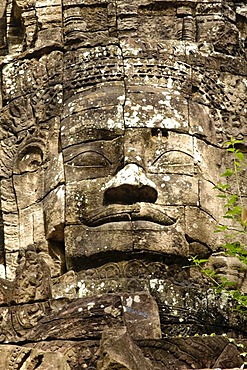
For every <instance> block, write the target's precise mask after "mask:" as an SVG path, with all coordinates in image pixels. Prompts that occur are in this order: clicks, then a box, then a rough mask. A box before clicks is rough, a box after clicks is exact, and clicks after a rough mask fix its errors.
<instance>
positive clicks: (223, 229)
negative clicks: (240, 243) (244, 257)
mask: <svg viewBox="0 0 247 370" xmlns="http://www.w3.org/2000/svg"><path fill="white" fill-rule="evenodd" d="M227 229H228V227H227V226H226V225H217V226H216V229H215V233H220V232H222V231H226V230H227Z"/></svg>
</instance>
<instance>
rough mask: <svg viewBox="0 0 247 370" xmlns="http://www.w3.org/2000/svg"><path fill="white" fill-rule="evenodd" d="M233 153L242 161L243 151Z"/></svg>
mask: <svg viewBox="0 0 247 370" xmlns="http://www.w3.org/2000/svg"><path fill="white" fill-rule="evenodd" d="M235 155H236V157H237V158H238V159H240V161H242V162H244V155H243V153H242V152H240V151H237V152H235Z"/></svg>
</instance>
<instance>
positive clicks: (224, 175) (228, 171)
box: [221, 168, 233, 177]
mask: <svg viewBox="0 0 247 370" xmlns="http://www.w3.org/2000/svg"><path fill="white" fill-rule="evenodd" d="M232 175H233V171H232V170H231V169H230V168H227V169H226V170H225V172H224V173H222V174H221V177H230V176H232Z"/></svg>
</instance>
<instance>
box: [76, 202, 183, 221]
mask: <svg viewBox="0 0 247 370" xmlns="http://www.w3.org/2000/svg"><path fill="white" fill-rule="evenodd" d="M139 220H140V221H150V222H154V223H156V224H159V225H163V226H170V225H173V224H174V223H175V222H176V219H174V218H171V217H170V216H168V215H167V214H166V213H165V212H164V210H163V208H162V207H161V206H159V205H155V204H152V203H135V204H131V205H122V204H114V205H108V206H105V207H102V208H99V209H97V210H96V209H95V210H94V211H92V212H90V213H89V214H87V215H86V217H85V218H84V219H83V221H84V222H85V224H86V225H88V226H100V225H103V224H106V223H110V222H121V221H139Z"/></svg>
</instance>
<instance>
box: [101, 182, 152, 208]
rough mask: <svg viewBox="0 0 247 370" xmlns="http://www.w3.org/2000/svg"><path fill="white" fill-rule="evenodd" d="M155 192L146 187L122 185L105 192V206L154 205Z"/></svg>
mask: <svg viewBox="0 0 247 370" xmlns="http://www.w3.org/2000/svg"><path fill="white" fill-rule="evenodd" d="M156 200H157V191H156V190H155V189H154V188H152V187H150V186H147V185H143V186H141V187H138V186H134V185H129V184H123V185H120V186H118V187H115V188H110V189H107V190H106V191H105V194H104V203H105V204H134V203H138V202H148V203H155V202H156Z"/></svg>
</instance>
